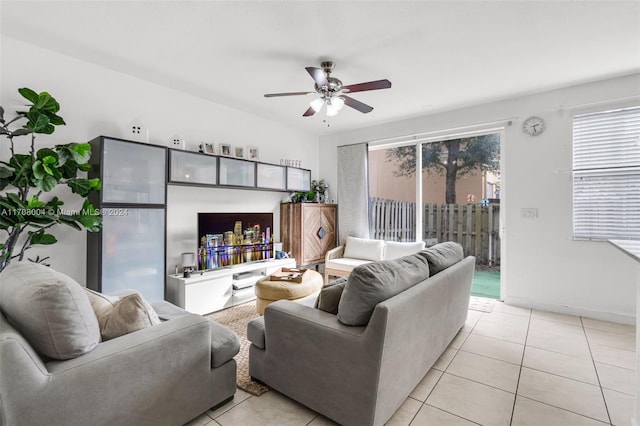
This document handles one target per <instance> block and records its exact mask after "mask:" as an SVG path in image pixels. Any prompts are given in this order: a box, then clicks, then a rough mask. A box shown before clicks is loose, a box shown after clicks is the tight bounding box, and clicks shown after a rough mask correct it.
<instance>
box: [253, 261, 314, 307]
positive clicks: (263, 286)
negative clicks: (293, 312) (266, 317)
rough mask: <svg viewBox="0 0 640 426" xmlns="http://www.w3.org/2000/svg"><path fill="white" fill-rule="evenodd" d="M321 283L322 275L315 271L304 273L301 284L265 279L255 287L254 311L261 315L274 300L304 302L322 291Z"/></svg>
mask: <svg viewBox="0 0 640 426" xmlns="http://www.w3.org/2000/svg"><path fill="white" fill-rule="evenodd" d="M323 283H324V281H323V279H322V275H320V274H319V273H317V272H316V271H309V270H308V271H306V272H305V273H304V275H303V277H302V282H301V283H294V282H289V281H270V280H269V277H265V278H263V279H262V280H260V281H258V282H257V283H256V286H255V291H256V296H257V300H256V310H257V311H258V313H259V314H260V315H262V314H263V313H264V308H265V307H266V306H267V305H268V304H270V303H272V302H275V301H276V300H282V299H286V300H293V301H301V300H300V299H305V300H306V299H308V298H309V296H313V295H317V294H318V293H319V292H320V290H321V289H322V285H323Z"/></svg>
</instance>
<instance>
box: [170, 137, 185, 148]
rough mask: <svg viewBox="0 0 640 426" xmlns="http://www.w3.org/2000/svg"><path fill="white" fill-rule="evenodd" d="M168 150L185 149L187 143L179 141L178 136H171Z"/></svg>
mask: <svg viewBox="0 0 640 426" xmlns="http://www.w3.org/2000/svg"><path fill="white" fill-rule="evenodd" d="M169 147H170V148H178V149H185V148H186V147H187V141H185V140H184V139H181V138H180V136H178V135H173V136H171V140H170V141H169Z"/></svg>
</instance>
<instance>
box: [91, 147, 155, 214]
mask: <svg viewBox="0 0 640 426" xmlns="http://www.w3.org/2000/svg"><path fill="white" fill-rule="evenodd" d="M166 156H167V153H166V149H165V148H162V147H157V146H153V145H144V144H139V143H132V142H123V141H118V140H114V139H104V149H103V157H102V163H103V164H102V170H103V174H102V191H101V194H102V202H103V203H142V204H164V202H165V182H166V173H167V171H166Z"/></svg>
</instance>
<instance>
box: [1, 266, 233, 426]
mask: <svg viewBox="0 0 640 426" xmlns="http://www.w3.org/2000/svg"><path fill="white" fill-rule="evenodd" d="M125 297H126V296H125ZM152 306H153V311H154V315H155V314H156V313H157V317H156V318H157V321H158V323H157V325H153V326H149V327H146V328H143V329H140V330H137V331H134V332H128V333H126V334H124V335H122V336H120V337H115V338H112V339H110V340H106V341H105V340H104V339H103V338H101V330H100V329H99V328H98V327H99V325H98V319H97V318H96V315H95V314H94V312H93V311H92V306H91V304H90V302H89V299H87V295H86V292H85V290H84V289H83V288H82V287H81V286H80V285H79V284H77V283H75V282H72V280H71V279H70V278H69V277H66V276H64V275H63V274H59V273H56V272H55V271H53V270H51V269H50V268H46V267H44V266H41V265H35V264H31V265H29V264H28V263H27V264H23V265H20V264H19V263H18V264H16V265H14V264H12V265H11V266H10V267H9V268H7V269H5V270H4V271H3V272H2V274H0V425H11V426H21V425H25V426H26V425H28V426H32V425H51V426H55V425H61V426H62V425H64V426H74V425H78V426H86V425H105V426H106V425H108V426H114V425H153V426H157V425H171V426H173V425H181V424H184V423H186V422H188V421H189V420H191V419H193V418H194V417H196V416H198V415H200V414H202V413H203V412H205V411H207V410H208V409H209V408H212V407H214V406H216V405H219V404H221V403H224V402H226V401H228V400H230V399H232V398H233V396H234V394H235V392H236V363H235V360H234V359H233V356H234V355H235V354H236V353H238V350H239V347H240V345H239V340H238V336H237V335H236V334H235V333H234V332H233V331H231V330H230V329H228V328H226V327H223V326H222V325H220V324H217V323H214V322H211V321H209V320H207V319H205V318H203V317H202V316H200V315H195V314H190V313H188V312H186V311H184V310H182V309H180V308H178V307H176V306H174V305H171V304H170V303H167V302H157V303H154V304H153V305H152ZM96 333H97V335H96ZM43 352H45V353H46V355H45V354H43ZM53 357H55V358H57V359H54V358H53Z"/></svg>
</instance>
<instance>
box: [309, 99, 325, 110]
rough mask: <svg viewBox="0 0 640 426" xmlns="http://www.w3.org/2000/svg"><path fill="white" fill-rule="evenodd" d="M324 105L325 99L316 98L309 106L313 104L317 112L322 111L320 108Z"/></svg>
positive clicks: (312, 106)
mask: <svg viewBox="0 0 640 426" xmlns="http://www.w3.org/2000/svg"><path fill="white" fill-rule="evenodd" d="M322 105H324V99H322V98H318V99H314V100H312V101H311V102H309V106H311V108H313V110H314V111H315V112H318V111H320V109H321V108H322Z"/></svg>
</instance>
